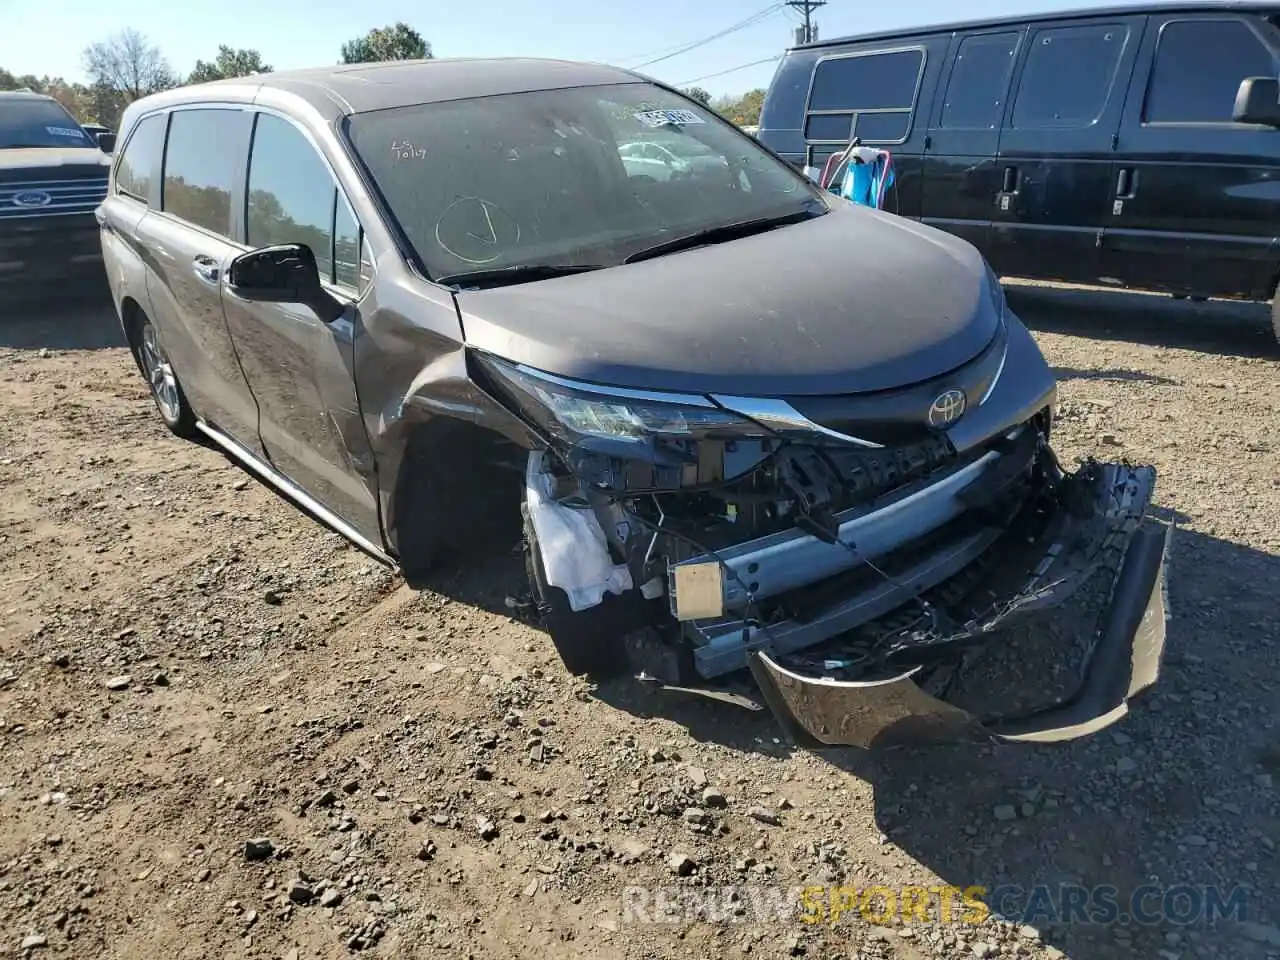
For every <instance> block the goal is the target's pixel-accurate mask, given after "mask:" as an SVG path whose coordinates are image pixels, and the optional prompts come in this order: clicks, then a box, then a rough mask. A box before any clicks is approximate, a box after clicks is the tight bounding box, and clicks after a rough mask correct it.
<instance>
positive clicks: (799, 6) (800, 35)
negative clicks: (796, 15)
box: [786, 0, 827, 43]
mask: <svg viewBox="0 0 1280 960" xmlns="http://www.w3.org/2000/svg"><path fill="white" fill-rule="evenodd" d="M826 5H827V0H786V6H788V7H790V8H791V9H792V10H799V11H800V12H801V13H803V14H804V26H802V27H797V28H796V42H797V43H812V42H813V41H814V40H817V39H818V25H817V24H816V23H814V22H813V12H814V11H815V10H817V9H818V8H819V7H825V6H826Z"/></svg>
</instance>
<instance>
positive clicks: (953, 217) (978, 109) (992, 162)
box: [920, 26, 1027, 254]
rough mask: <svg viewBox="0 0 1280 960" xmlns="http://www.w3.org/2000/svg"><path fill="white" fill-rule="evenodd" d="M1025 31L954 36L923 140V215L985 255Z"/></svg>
mask: <svg viewBox="0 0 1280 960" xmlns="http://www.w3.org/2000/svg"><path fill="white" fill-rule="evenodd" d="M1026 33H1027V31H1026V28H1025V27H1018V26H1013V27H1007V26H1006V27H1002V28H998V29H995V28H993V29H989V30H976V31H973V32H971V33H960V34H956V35H955V37H953V38H952V40H951V45H950V48H949V49H948V52H947V65H946V67H945V68H944V69H943V73H942V80H941V82H940V83H939V85H938V95H937V96H936V97H935V98H934V105H933V110H932V111H931V114H930V124H929V135H928V137H927V138H926V140H925V153H924V158H923V171H922V172H923V181H924V182H923V187H922V192H921V201H920V215H921V218H922V219H923V220H924V222H925V223H927V224H929V225H930V226H933V227H938V228H939V229H942V230H946V231H948V232H950V233H954V234H956V235H957V236H960V237H963V238H964V239H965V240H968V241H969V242H970V243H972V244H974V245H975V246H976V247H977V248H978V249H979V250H981V251H982V252H983V253H984V254H986V253H988V252H989V248H990V246H991V217H992V211H993V210H994V209H995V205H996V202H997V199H998V194H999V192H1000V188H1001V174H1000V171H999V169H998V168H997V166H996V155H997V153H998V152H999V149H1000V128H1001V126H1002V124H1003V123H1004V116H1005V112H1006V104H1007V101H1008V99H1009V88H1010V84H1011V83H1012V81H1013V71H1014V67H1015V66H1016V64H1017V61H1018V53H1019V51H1020V50H1021V48H1022V44H1023V43H1024V42H1025V39H1026Z"/></svg>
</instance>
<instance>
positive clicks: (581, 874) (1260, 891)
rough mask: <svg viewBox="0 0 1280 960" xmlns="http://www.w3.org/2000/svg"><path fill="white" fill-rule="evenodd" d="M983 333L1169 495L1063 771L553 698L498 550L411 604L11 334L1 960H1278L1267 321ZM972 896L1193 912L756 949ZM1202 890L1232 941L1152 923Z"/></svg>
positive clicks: (1111, 316)
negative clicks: (1149, 589)
mask: <svg viewBox="0 0 1280 960" xmlns="http://www.w3.org/2000/svg"><path fill="white" fill-rule="evenodd" d="M1010 302H1011V304H1012V305H1013V307H1014V308H1015V309H1016V310H1017V311H1018V312H1019V313H1021V314H1022V315H1023V316H1024V318H1025V319H1026V320H1027V321H1028V322H1029V324H1030V325H1031V326H1032V327H1033V328H1034V329H1035V330H1036V332H1037V337H1038V339H1039V340H1040V342H1041V344H1042V345H1043V347H1044V349H1045V351H1046V353H1047V355H1048V357H1049V359H1050V362H1051V363H1052V364H1053V365H1054V367H1055V368H1056V370H1057V373H1058V376H1059V378H1060V381H1061V418H1060V420H1059V427H1058V437H1057V446H1058V449H1059V452H1060V454H1061V455H1062V458H1063V460H1064V462H1066V463H1070V462H1072V461H1073V460H1074V459H1076V458H1078V457H1083V456H1086V455H1090V454H1093V455H1097V456H1099V457H1110V458H1115V457H1123V458H1128V459H1131V460H1132V461H1134V462H1148V463H1154V464H1155V465H1156V467H1157V468H1158V470H1159V471H1160V481H1159V488H1158V500H1159V504H1160V506H1161V508H1162V509H1163V510H1164V511H1165V512H1166V515H1167V516H1169V517H1171V518H1176V520H1177V523H1178V527H1179V530H1178V533H1177V535H1176V536H1175V540H1174V545H1173V549H1172V554H1171V558H1170V584H1169V591H1170V596H1171V600H1172V620H1171V623H1170V631H1169V641H1168V656H1167V660H1166V667H1165V671H1164V674H1163V677H1162V680H1161V682H1160V684H1159V685H1158V686H1157V688H1156V689H1155V690H1154V691H1153V693H1152V695H1151V696H1150V697H1148V698H1147V699H1146V700H1145V701H1143V702H1142V704H1141V705H1140V706H1139V708H1138V709H1136V710H1135V711H1134V712H1133V713H1132V714H1131V715H1130V716H1128V717H1126V718H1125V719H1124V720H1123V721H1122V722H1121V723H1120V724H1118V725H1117V726H1115V727H1112V728H1111V729H1110V730H1108V731H1106V732H1105V733H1103V734H1101V735H1100V736H1098V737H1096V738H1093V739H1091V740H1086V741H1080V742H1076V743H1073V744H1069V745H1066V746H1057V747H1034V746H1030V747H1028V746H1011V745H1001V746H981V745H979V746H964V747H947V748H932V749H928V750H911V751H907V750H902V751H893V752H887V753H884V754H877V755H874V756H867V755H865V754H861V753H859V752H857V751H851V750H850V751H833V752H829V753H823V754H821V755H815V754H809V753H801V752H796V751H794V750H792V749H790V748H789V747H788V745H787V744H786V743H785V742H783V741H782V740H780V738H779V734H778V732H777V730H776V729H775V727H774V725H773V724H772V722H771V721H770V720H769V719H768V718H767V717H766V716H762V715H759V714H753V713H750V712H748V711H745V710H743V709H740V708H737V707H734V706H729V705H722V704H711V703H707V702H705V701H702V700H690V699H685V698H681V697H679V696H675V695H672V694H657V693H653V692H648V691H644V690H640V689H637V687H636V686H635V685H632V684H627V683H619V684H615V685H609V686H606V687H603V688H599V689H595V688H591V687H589V686H587V685H586V684H584V683H582V682H579V681H575V680H572V679H571V678H568V677H566V676H565V674H564V673H563V671H562V670H561V669H560V667H559V664H558V661H557V660H556V659H555V658H554V655H553V653H552V651H551V649H550V645H549V643H548V641H547V640H546V638H545V637H544V636H543V635H542V634H541V633H539V632H538V631H537V630H536V629H534V628H533V627H531V626H529V625H527V624H525V623H522V622H520V621H518V620H515V619H513V618H512V617H511V616H510V615H509V612H508V610H507V609H506V607H505V604H504V601H505V598H506V597H507V595H508V594H509V593H512V592H515V591H517V590H518V589H519V587H520V564H519V561H518V558H517V557H516V556H515V555H514V554H513V553H511V552H510V551H509V550H508V549H507V548H508V547H510V546H514V545H502V546H501V547H500V548H495V549H494V550H493V551H491V554H490V555H485V556H482V557H479V558H477V559H475V560H474V561H473V562H471V563H469V564H468V565H467V566H466V567H465V568H463V569H459V570H457V571H455V572H454V573H452V574H451V575H449V576H447V577H443V578H441V579H440V580H439V582H437V583H434V584H433V585H432V586H431V588H430V589H424V590H421V591H413V590H410V589H409V588H408V587H406V586H405V585H403V584H402V583H401V582H399V581H398V580H397V579H395V578H394V577H393V576H392V575H391V574H390V573H388V572H386V571H384V570H383V569H382V568H380V567H378V566H377V565H375V564H373V563H372V562H371V561H369V560H368V559H367V558H365V557H364V556H363V555H362V554H360V553H359V552H357V551H355V550H354V549H351V548H349V547H347V546H346V545H344V543H343V542H342V541H340V540H339V539H338V538H337V537H336V536H334V535H332V534H329V533H328V532H326V531H325V530H323V529H322V528H321V527H319V526H317V525H316V524H315V523H313V522H311V521H310V520H308V519H307V518H305V517H303V516H302V515H300V514H299V513H298V512H297V511H296V510H295V509H294V508H292V507H291V506H290V505H289V504H287V503H286V502H284V501H282V500H281V499H279V498H278V497H276V496H274V495H273V494H272V493H271V492H270V491H269V490H268V489H267V488H265V487H263V486H262V485H260V484H259V483H257V482H256V481H254V480H253V479H252V478H251V477H250V476H249V475H248V474H246V473H245V472H243V471H242V470H240V469H238V468H237V467H236V466H234V465H233V464H231V463H230V462H228V461H227V460H226V459H225V458H224V457H222V456H221V455H219V454H218V453H216V452H215V451H213V450H210V449H207V448H204V447H202V446H199V445H196V444H183V443H182V442H180V441H177V440H175V439H173V438H172V437H170V436H169V435H168V434H167V433H166V432H165V431H164V429H163V427H162V426H161V424H160V422H159V420H158V419H157V417H156V416H155V414H154V411H153V409H152V407H151V405H150V402H149V400H148V398H147V396H146V394H145V393H144V389H143V385H142V382H141V380H140V378H139V377H138V375H137V373H136V371H135V370H134V369H133V367H132V365H131V361H130V359H129V358H128V356H127V354H126V352H125V351H124V350H123V349H122V348H121V347H120V346H119V343H118V333H117V328H116V325H115V322H114V320H113V318H112V317H111V316H110V314H109V311H108V310H104V309H102V308H101V307H98V306H92V307H86V308H83V309H74V310H71V309H68V310H61V311H56V312H49V311H46V312H44V313H42V314H40V315H31V316H23V317H19V318H16V319H15V318H12V317H10V318H8V319H5V320H3V321H0V956H14V957H17V956H29V957H39V956H42V955H58V956H65V957H84V958H95V960H97V958H105V957H131V958H134V957H165V958H167V960H178V958H187V957H190V958H202V960H204V958H212V957H254V958H257V957H263V958H272V957H275V958H279V957H289V958H297V960H306V958H319V957H347V956H351V955H353V954H354V953H355V952H358V951H362V952H364V953H366V954H368V955H372V956H386V957H390V956H396V957H402V956H403V957H408V956H414V957H416V956H424V957H426V956H446V955H447V956H466V957H491V956H492V957H505V956H517V955H521V956H523V955H544V956H556V957H570V956H573V957H590V958H605V957H635V958H641V957H693V958H697V957H708V956H730V957H734V956H743V955H747V956H752V957H782V956H800V955H806V956H809V957H823V958H826V957H881V958H883V957H898V958H921V957H933V956H939V957H968V956H975V957H996V956H1001V957H1014V956H1016V957H1024V958H1048V957H1063V956H1067V957H1072V958H1078V960H1084V958H1090V960H1091V958H1095V957H1103V958H1106V957H1152V958H1162V960H1175V958H1192V957H1221V958H1236V957H1239V958H1264V957H1280V906H1278V904H1280V861H1278V859H1277V850H1276V842H1277V840H1280V792H1278V790H1280V786H1278V784H1277V778H1280V736H1278V733H1277V725H1276V717H1277V712H1278V708H1280V694H1278V693H1277V685H1276V683H1275V679H1274V678H1275V663H1276V655H1277V647H1278V641H1280V613H1278V612H1277V606H1276V602H1275V597H1276V595H1277V593H1278V592H1280V365H1278V363H1277V360H1278V359H1280V351H1278V350H1277V348H1276V347H1275V346H1274V345H1273V343H1272V341H1271V337H1270V332H1269V329H1268V325H1267V312H1266V308H1265V307H1262V306H1250V305H1245V306H1241V305H1231V304H1219V303H1211V304H1204V305H1195V304H1190V303H1174V302H1172V301H1170V300H1168V299H1164V298H1156V297H1143V296H1133V295H1121V294H1115V293H1110V292H1098V291H1083V290H1068V289H1061V288H1047V287H1043V286H1035V285H1010ZM1021 669H1022V670H1023V672H1025V673H1029V674H1030V675H1032V676H1034V675H1035V673H1036V670H1037V666H1036V665H1035V664H1031V665H1028V664H1025V663H1024V664H1021ZM1044 669H1045V670H1047V669H1048V668H1044ZM1002 884H1012V885H1014V886H1015V887H1016V888H1018V889H1020V890H1021V891H1023V892H1024V893H1026V892H1028V891H1031V890H1032V888H1033V887H1034V886H1035V885H1036V884H1043V885H1048V888H1049V889H1050V890H1051V891H1053V892H1054V893H1055V895H1056V896H1058V895H1060V894H1061V891H1062V889H1063V888H1061V887H1060V886H1059V885H1060V884H1078V885H1081V886H1082V887H1083V888H1090V889H1094V888H1098V887H1100V886H1102V887H1103V888H1106V887H1108V886H1109V887H1110V888H1114V893H1113V896H1115V897H1116V898H1117V901H1118V903H1119V904H1120V907H1121V909H1122V910H1123V907H1124V906H1125V904H1126V902H1127V901H1126V900H1125V898H1126V897H1128V896H1129V894H1130V893H1131V892H1132V891H1134V890H1136V889H1138V888H1140V887H1142V885H1143V884H1155V885H1158V887H1159V888H1160V889H1162V890H1168V889H1171V888H1173V887H1175V886H1176V885H1179V884H1184V885H1190V886H1189V887H1184V888H1183V891H1184V896H1183V898H1182V900H1180V901H1179V902H1177V903H1174V904H1173V905H1172V909H1173V910H1174V913H1175V915H1174V916H1167V917H1165V918H1164V919H1161V920H1157V921H1156V922H1153V923H1142V922H1138V921H1137V920H1136V919H1135V920H1130V922H1115V923H1107V922H1094V923H1086V922H1067V919H1068V918H1067V917H1066V916H1065V915H1064V916H1059V917H1058V918H1057V920H1056V921H1055V919H1054V917H1053V916H1050V915H1048V914H1043V913H1042V914H1040V915H1038V916H1037V918H1036V923H1035V926H1034V927H1031V926H1027V925H1023V924H1019V923H1018V922H1016V921H1017V919H1018V916H1017V910H1018V905H1019V903H1020V902H1022V901H1021V899H1020V897H1019V896H1017V895H1014V896H1011V897H1008V898H1005V901H1004V903H1003V904H1002V905H1001V906H1002V907H1003V910H1004V913H1005V914H1006V916H1009V917H1012V918H1013V922H1006V921H1002V920H997V919H994V918H992V919H988V920H987V921H986V922H983V923H970V922H961V917H960V913H961V911H960V910H959V908H957V910H956V912H955V914H953V915H951V916H950V922H946V918H945V917H944V916H943V915H942V914H941V911H940V909H939V908H937V907H936V905H935V907H934V908H931V915H932V917H933V919H934V921H936V922H929V923H925V922H923V921H920V920H919V919H916V920H910V917H909V912H908V919H909V922H907V923H905V924H904V923H902V922H901V915H902V914H901V911H899V912H898V913H897V914H894V915H890V914H889V912H888V911H881V910H880V909H879V907H880V906H881V903H880V901H879V899H875V900H872V901H869V903H868V906H869V909H868V910H867V911H865V912H861V911H859V910H857V909H853V908H848V909H847V912H845V913H844V915H843V916H842V917H841V918H840V919H839V922H831V916H830V914H829V912H828V913H819V914H816V915H817V916H818V917H819V919H823V920H824V922H822V923H805V922H802V921H801V919H800V918H799V914H796V915H793V916H792V917H790V918H789V919H788V918H787V917H786V916H785V908H786V906H787V904H788V903H790V904H792V905H794V903H795V901H794V899H791V900H788V899H786V896H789V894H788V893H787V892H788V891H790V890H791V889H792V888H794V887H797V886H803V885H817V886H819V887H835V886H843V887H850V888H856V890H858V891H862V890H865V889H866V888H867V887H869V886H874V885H878V886H883V887H889V888H891V889H892V890H894V891H898V892H900V891H901V888H902V887H904V886H916V887H925V888H929V887H945V886H954V887H960V888H966V887H970V886H974V885H980V886H984V887H986V888H987V889H988V891H989V892H990V891H994V890H996V888H999V887H1001V885H1002ZM730 886H737V887H739V888H740V889H739V891H738V896H739V899H738V901H737V902H736V903H734V902H732V901H731V899H729V898H728V897H727V895H725V896H721V894H722V893H723V888H725V887H730ZM630 887H642V888H646V889H645V891H642V892H639V893H637V892H635V891H631V892H625V891H626V888H630ZM1207 887H1216V888H1218V889H1219V890H1220V891H1221V895H1222V899H1223V900H1226V899H1227V898H1228V896H1229V895H1230V893H1231V891H1232V890H1233V889H1234V890H1236V891H1237V893H1236V895H1237V896H1238V897H1240V898H1242V899H1241V900H1239V901H1237V903H1239V904H1242V905H1243V906H1244V909H1245V911H1246V912H1245V914H1244V915H1243V916H1241V915H1239V914H1237V915H1236V916H1234V917H1233V918H1228V919H1227V920H1224V921H1222V922H1219V923H1216V924H1208V923H1206V922H1202V920H1201V919H1199V918H1197V917H1195V916H1192V917H1191V918H1190V919H1191V920H1192V922H1190V923H1180V922H1178V921H1179V919H1183V918H1186V916H1187V914H1188V913H1194V903H1193V902H1192V901H1193V900H1194V899H1197V898H1196V897H1192V893H1188V892H1187V891H1194V892H1197V893H1198V894H1199V896H1200V897H1203V891H1204V890H1205V888H1207ZM1005 889H1008V888H1005ZM660 891H665V892H660ZM681 891H682V892H683V893H681V894H680V895H681V896H683V897H684V898H685V899H683V900H681V899H679V898H678V897H677V896H676V894H677V893H679V892H681ZM708 892H713V893H715V894H716V895H717V896H716V897H709V898H707V899H706V900H705V901H703V906H704V908H705V913H704V915H702V916H694V915H692V914H688V915H686V913H684V912H683V911H684V910H685V909H686V907H687V905H688V904H692V903H694V902H696V896H697V895H698V894H703V895H705V894H707V893H708ZM624 893H625V896H624ZM784 895H786V896H784ZM827 895H829V894H823V896H827ZM664 897H665V898H666V899H663V898H664ZM717 897H718V899H717ZM773 897H778V898H780V899H771V898H773ZM1188 898H1191V899H1188ZM809 902H810V903H811V905H812V903H814V902H817V903H821V902H824V901H821V900H817V901H812V900H811V901H809ZM1099 902H1101V901H1099ZM1201 902H1203V900H1201ZM1055 903H1056V905H1057V906H1058V907H1060V908H1061V907H1062V906H1063V904H1062V903H1061V901H1060V898H1059V900H1058V901H1056V902H1055ZM717 904H718V905H719V906H720V907H724V906H728V907H729V908H730V909H729V911H728V914H727V915H726V914H724V913H722V912H720V911H718V909H717ZM1159 904H1160V897H1159V895H1156V896H1155V897H1154V898H1152V899H1149V900H1146V901H1145V905H1146V907H1147V909H1148V910H1155V909H1156V908H1157V907H1158V906H1159ZM1188 904H1191V905H1190V906H1189V905H1188ZM624 908H625V909H624ZM775 908H778V909H779V910H780V911H781V912H780V913H770V911H772V910H774V909H775ZM815 909H816V908H815ZM968 916H969V917H972V916H973V914H969V915H968ZM771 918H772V919H771ZM1095 919H1102V920H1105V919H1107V918H1106V916H1105V915H1095Z"/></svg>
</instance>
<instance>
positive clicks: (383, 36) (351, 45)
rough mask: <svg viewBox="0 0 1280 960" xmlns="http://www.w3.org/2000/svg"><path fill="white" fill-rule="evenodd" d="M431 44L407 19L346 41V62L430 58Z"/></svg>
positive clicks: (343, 46) (343, 48) (343, 47)
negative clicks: (406, 21) (405, 21)
mask: <svg viewBox="0 0 1280 960" xmlns="http://www.w3.org/2000/svg"><path fill="white" fill-rule="evenodd" d="M430 57H431V44H429V43H427V41H426V40H424V39H423V38H422V34H420V33H418V31H417V30H414V29H413V27H411V26H409V25H408V24H407V23H395V24H393V25H392V26H389V27H379V28H377V29H376V30H370V31H369V32H368V33H366V34H365V35H364V36H363V37H357V38H356V39H355V40H351V41H349V42H347V43H344V44H343V45H342V62H343V63H376V62H377V61H380V60H427V59H429V58H430Z"/></svg>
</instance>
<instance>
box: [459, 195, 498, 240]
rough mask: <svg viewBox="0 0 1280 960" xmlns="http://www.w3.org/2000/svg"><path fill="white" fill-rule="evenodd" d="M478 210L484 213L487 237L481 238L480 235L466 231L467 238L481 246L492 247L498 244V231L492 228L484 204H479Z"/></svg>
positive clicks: (490, 218)
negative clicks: (476, 241) (477, 241)
mask: <svg viewBox="0 0 1280 960" xmlns="http://www.w3.org/2000/svg"><path fill="white" fill-rule="evenodd" d="M480 209H481V210H483V211H484V225H485V227H486V228H487V229H488V232H489V235H488V236H487V237H482V236H480V234H478V233H473V232H472V231H470V230H468V231H467V236H468V237H471V238H472V239H473V240H479V241H480V242H481V243H483V244H487V245H489V246H492V245H493V244H495V243H497V242H498V231H497V230H495V229H494V228H493V217H492V216H491V215H490V214H489V208H488V207H487V206H486V205H485V204H483V203H481V204H480Z"/></svg>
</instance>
